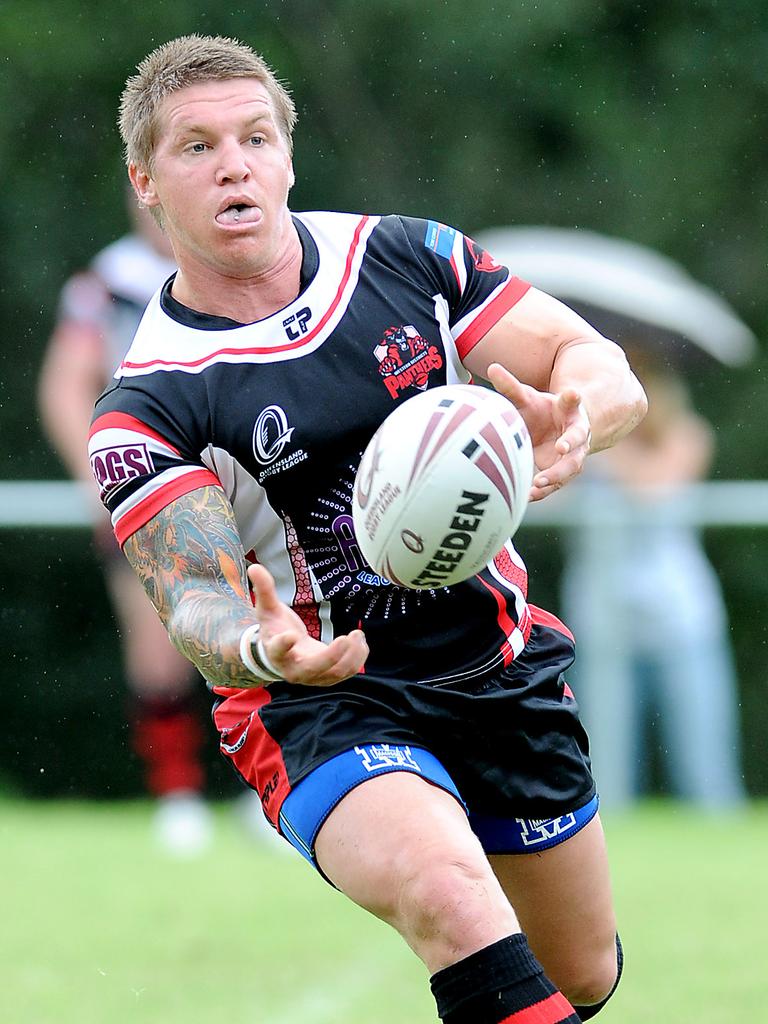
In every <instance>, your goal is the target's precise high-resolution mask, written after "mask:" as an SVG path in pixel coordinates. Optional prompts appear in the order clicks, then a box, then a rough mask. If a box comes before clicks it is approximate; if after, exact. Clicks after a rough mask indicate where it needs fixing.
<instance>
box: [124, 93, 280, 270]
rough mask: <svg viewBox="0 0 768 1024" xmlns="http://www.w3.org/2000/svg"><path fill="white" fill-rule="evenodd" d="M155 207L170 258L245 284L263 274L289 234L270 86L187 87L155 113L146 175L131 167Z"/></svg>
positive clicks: (142, 192)
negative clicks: (149, 167) (170, 247)
mask: <svg viewBox="0 0 768 1024" xmlns="http://www.w3.org/2000/svg"><path fill="white" fill-rule="evenodd" d="M130 175H131V180H132V181H133V184H134V187H135V188H136V191H137V193H138V195H139V198H140V199H141V200H142V202H143V203H144V204H145V205H146V206H149V207H160V209H161V210H162V214H163V224H164V227H165V230H166V231H167V232H168V236H169V238H170V240H171V242H172V244H173V247H174V252H175V254H176V259H177V261H178V262H179V264H180V265H181V266H182V268H183V267H184V265H185V263H187V262H188V261H192V262H194V263H195V264H198V265H200V264H202V265H204V266H206V267H208V268H210V269H212V270H215V271H216V272H218V273H221V274H224V275H226V276H230V277H236V278H248V277H252V276H254V275H256V274H259V273H263V272H264V271H268V270H269V269H270V267H271V266H272V265H273V264H274V262H275V259H276V258H277V257H278V256H279V253H280V252H281V251H282V246H283V245H284V242H285V238H286V233H287V232H288V231H290V224H291V221H290V215H289V213H288V207H287V201H288V192H289V190H290V188H291V186H292V184H293V168H292V164H291V155H290V151H289V148H288V144H287V142H286V141H285V139H284V138H283V136H282V134H281V132H280V130H279V128H278V122H277V118H276V115H275V111H274V108H273V105H272V101H271V99H270V97H269V93H268V92H267V90H266V88H265V87H264V86H263V85H262V84H261V83H260V82H258V81H257V80H256V79H253V78H234V79H227V80H224V81H213V82H204V83H201V84H199V85H192V86H188V87H187V88H185V89H180V90H179V91H178V92H176V93H173V95H171V96H169V97H168V98H167V99H166V100H165V101H164V103H163V104H162V106H161V108H160V116H159V131H158V139H157V144H156V146H155V152H154V160H153V166H152V170H151V172H149V171H147V170H144V169H141V168H137V167H134V166H133V165H132V166H131V168H130Z"/></svg>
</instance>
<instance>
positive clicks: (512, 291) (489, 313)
mask: <svg viewBox="0 0 768 1024" xmlns="http://www.w3.org/2000/svg"><path fill="white" fill-rule="evenodd" d="M530 287H531V286H530V285H529V284H528V282H527V281H521V280H520V278H519V277H510V279H509V281H507V283H506V285H505V286H504V288H503V289H502V290H501V292H499V294H498V295H497V296H496V298H495V299H494V300H493V301H492V302H490V303H489V304H488V305H487V306H486V307H485V309H484V310H483V311H482V313H480V315H479V316H478V317H477V318H476V319H475V320H473V321H472V323H471V324H470V325H469V327H467V329H466V330H464V331H462V332H461V334H460V335H459V336H458V338H457V339H456V351H457V352H458V353H459V358H460V359H463V358H464V357H465V356H466V355H467V354H468V353H469V352H471V351H472V349H473V348H474V347H475V345H476V344H477V343H478V341H480V340H481V339H482V338H484V337H485V335H486V334H487V333H488V331H490V329H491V328H492V327H493V326H494V325H495V324H497V323H498V322H499V320H501V318H502V317H503V316H504V314H505V313H506V312H507V311H508V310H510V309H511V308H512V307H513V306H514V305H515V304H516V303H518V302H519V301H520V299H522V297H523V296H524V295H525V293H526V292H527V291H528V290H529V289H530Z"/></svg>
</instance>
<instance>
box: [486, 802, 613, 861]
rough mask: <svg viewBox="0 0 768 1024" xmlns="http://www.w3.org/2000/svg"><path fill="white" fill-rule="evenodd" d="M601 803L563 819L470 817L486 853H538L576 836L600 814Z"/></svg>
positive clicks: (585, 806)
mask: <svg viewBox="0 0 768 1024" xmlns="http://www.w3.org/2000/svg"><path fill="white" fill-rule="evenodd" d="M598 804H599V799H598V797H597V796H593V797H592V799H591V800H590V801H589V803H586V804H584V806H583V807H579V809H578V810H576V811H571V812H570V813H568V814H561V815H560V817H559V818H492V817H490V816H488V815H483V814H470V816H469V823H470V825H471V826H472V831H473V832H474V833H475V835H476V836H477V837H478V839H479V840H480V842H481V843H482V846H483V849H484V850H485V852H486V853H537V852H538V851H539V850H548V849H549V848H550V847H552V846H557V845H558V843H564V842H565V840H566V839H570V838H571V836H574V835H576V833H577V832H579V831H580V830H581V829H582V828H584V826H585V825H586V824H587V823H588V822H590V821H591V820H592V818H594V816H595V815H596V814H597V807H598Z"/></svg>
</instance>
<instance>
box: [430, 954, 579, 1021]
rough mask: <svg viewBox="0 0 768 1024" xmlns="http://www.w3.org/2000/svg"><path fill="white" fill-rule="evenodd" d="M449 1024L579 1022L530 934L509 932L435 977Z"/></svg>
mask: <svg viewBox="0 0 768 1024" xmlns="http://www.w3.org/2000/svg"><path fill="white" fill-rule="evenodd" d="M430 984H431V986H432V994H433V995H434V997H435V1001H436V1002H437V1012H438V1015H439V1017H440V1019H441V1020H442V1021H443V1024H579V1018H578V1016H577V1015H576V1011H575V1010H574V1008H573V1007H572V1006H571V1004H570V1003H569V1002H568V1000H567V999H566V998H565V996H564V995H563V994H562V992H559V991H558V990H557V989H556V988H555V986H554V985H553V984H552V982H551V981H550V980H549V978H547V976H546V975H545V974H544V969H543V968H542V966H541V964H540V963H539V961H538V960H537V959H536V957H535V956H534V955H533V953H532V952H531V949H530V947H529V945H528V940H527V939H526V937H525V935H522V934H517V935H509V936H507V938H505V939H500V940H499V941H498V942H494V943H493V945H491V946H486V947H485V949H481V950H478V952H477V953H472V955H471V956H468V957H466V958H465V959H464V960H459V962H458V963H455V964H451V966H450V967H445V968H443V970H441V971H438V972H437V974H434V975H433V976H432V979H431V982H430Z"/></svg>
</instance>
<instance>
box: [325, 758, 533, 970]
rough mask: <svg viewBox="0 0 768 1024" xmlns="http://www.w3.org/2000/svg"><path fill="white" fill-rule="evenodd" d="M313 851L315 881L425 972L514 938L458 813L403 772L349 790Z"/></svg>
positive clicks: (506, 907) (497, 888)
mask: <svg viewBox="0 0 768 1024" xmlns="http://www.w3.org/2000/svg"><path fill="white" fill-rule="evenodd" d="M315 850H316V856H317V862H318V865H319V866H320V868H321V870H322V871H323V873H324V874H325V876H326V877H327V878H328V879H329V880H330V881H331V882H332V883H333V884H334V885H335V886H336V887H337V888H338V889H340V890H341V891H342V892H344V893H345V894H346V895H347V896H348V897H349V898H350V899H352V900H354V902H356V903H357V904H359V905H360V906H362V907H364V908H365V909H366V910H368V911H369V912H371V913H373V914H375V915H376V916H377V917H380V918H381V919H382V920H385V921H387V922H388V923H389V924H391V925H392V926H393V927H395V928H396V929H397V930H398V931H399V932H400V934H401V935H402V936H403V938H404V939H405V940H406V942H408V944H409V945H410V946H411V948H412V949H413V950H414V951H415V952H416V953H417V955H418V956H419V957H421V959H422V960H423V961H424V963H425V964H426V965H427V967H428V968H429V970H430V972H434V971H436V970H439V969H441V968H442V967H444V966H446V965H447V964H449V963H453V962H454V961H455V960H459V959H462V958H463V957H465V956H469V955H470V954H471V953H473V952H476V951H477V950H478V949H482V948H484V947H485V946H488V945H490V944H491V943H493V942H495V941H497V940H499V939H501V938H503V937H504V936H506V935H509V934H510V933H512V932H517V931H519V927H518V924H517V920H516V918H515V915H514V911H513V910H512V907H511V906H510V904H509V901H508V900H507V899H506V897H505V895H504V892H503V890H502V888H501V885H500V884H499V881H498V879H497V878H496V877H495V875H494V873H493V871H492V870H491V868H490V865H489V863H488V860H487V858H486V856H485V854H484V853H483V849H482V847H481V845H480V842H479V840H478V839H477V837H476V836H475V835H474V833H473V832H472V830H471V829H470V828H469V824H468V822H467V816H466V813H465V811H464V809H463V807H462V806H461V805H460V804H459V802H458V801H457V800H456V799H455V797H454V796H452V795H451V794H450V793H448V792H446V791H445V790H443V789H441V788H439V787H437V786H433V785H431V784H430V783H428V782H427V781H425V780H424V779H422V778H419V777H418V776H417V775H414V774H412V773H408V772H392V773H389V774H387V775H382V776H379V777H378V778H372V779H369V780H367V781H365V782H363V783H362V784H360V785H359V786H357V787H356V788H355V789H353V790H352V792H350V793H348V794H347V795H346V796H345V797H344V798H343V799H342V800H341V802H340V803H339V804H337V805H336V807H335V808H334V810H333V811H332V812H331V814H330V815H329V817H328V818H327V819H326V821H325V823H324V824H323V826H322V828H321V829H320V832H319V834H318V837H317V841H316V846H315Z"/></svg>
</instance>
